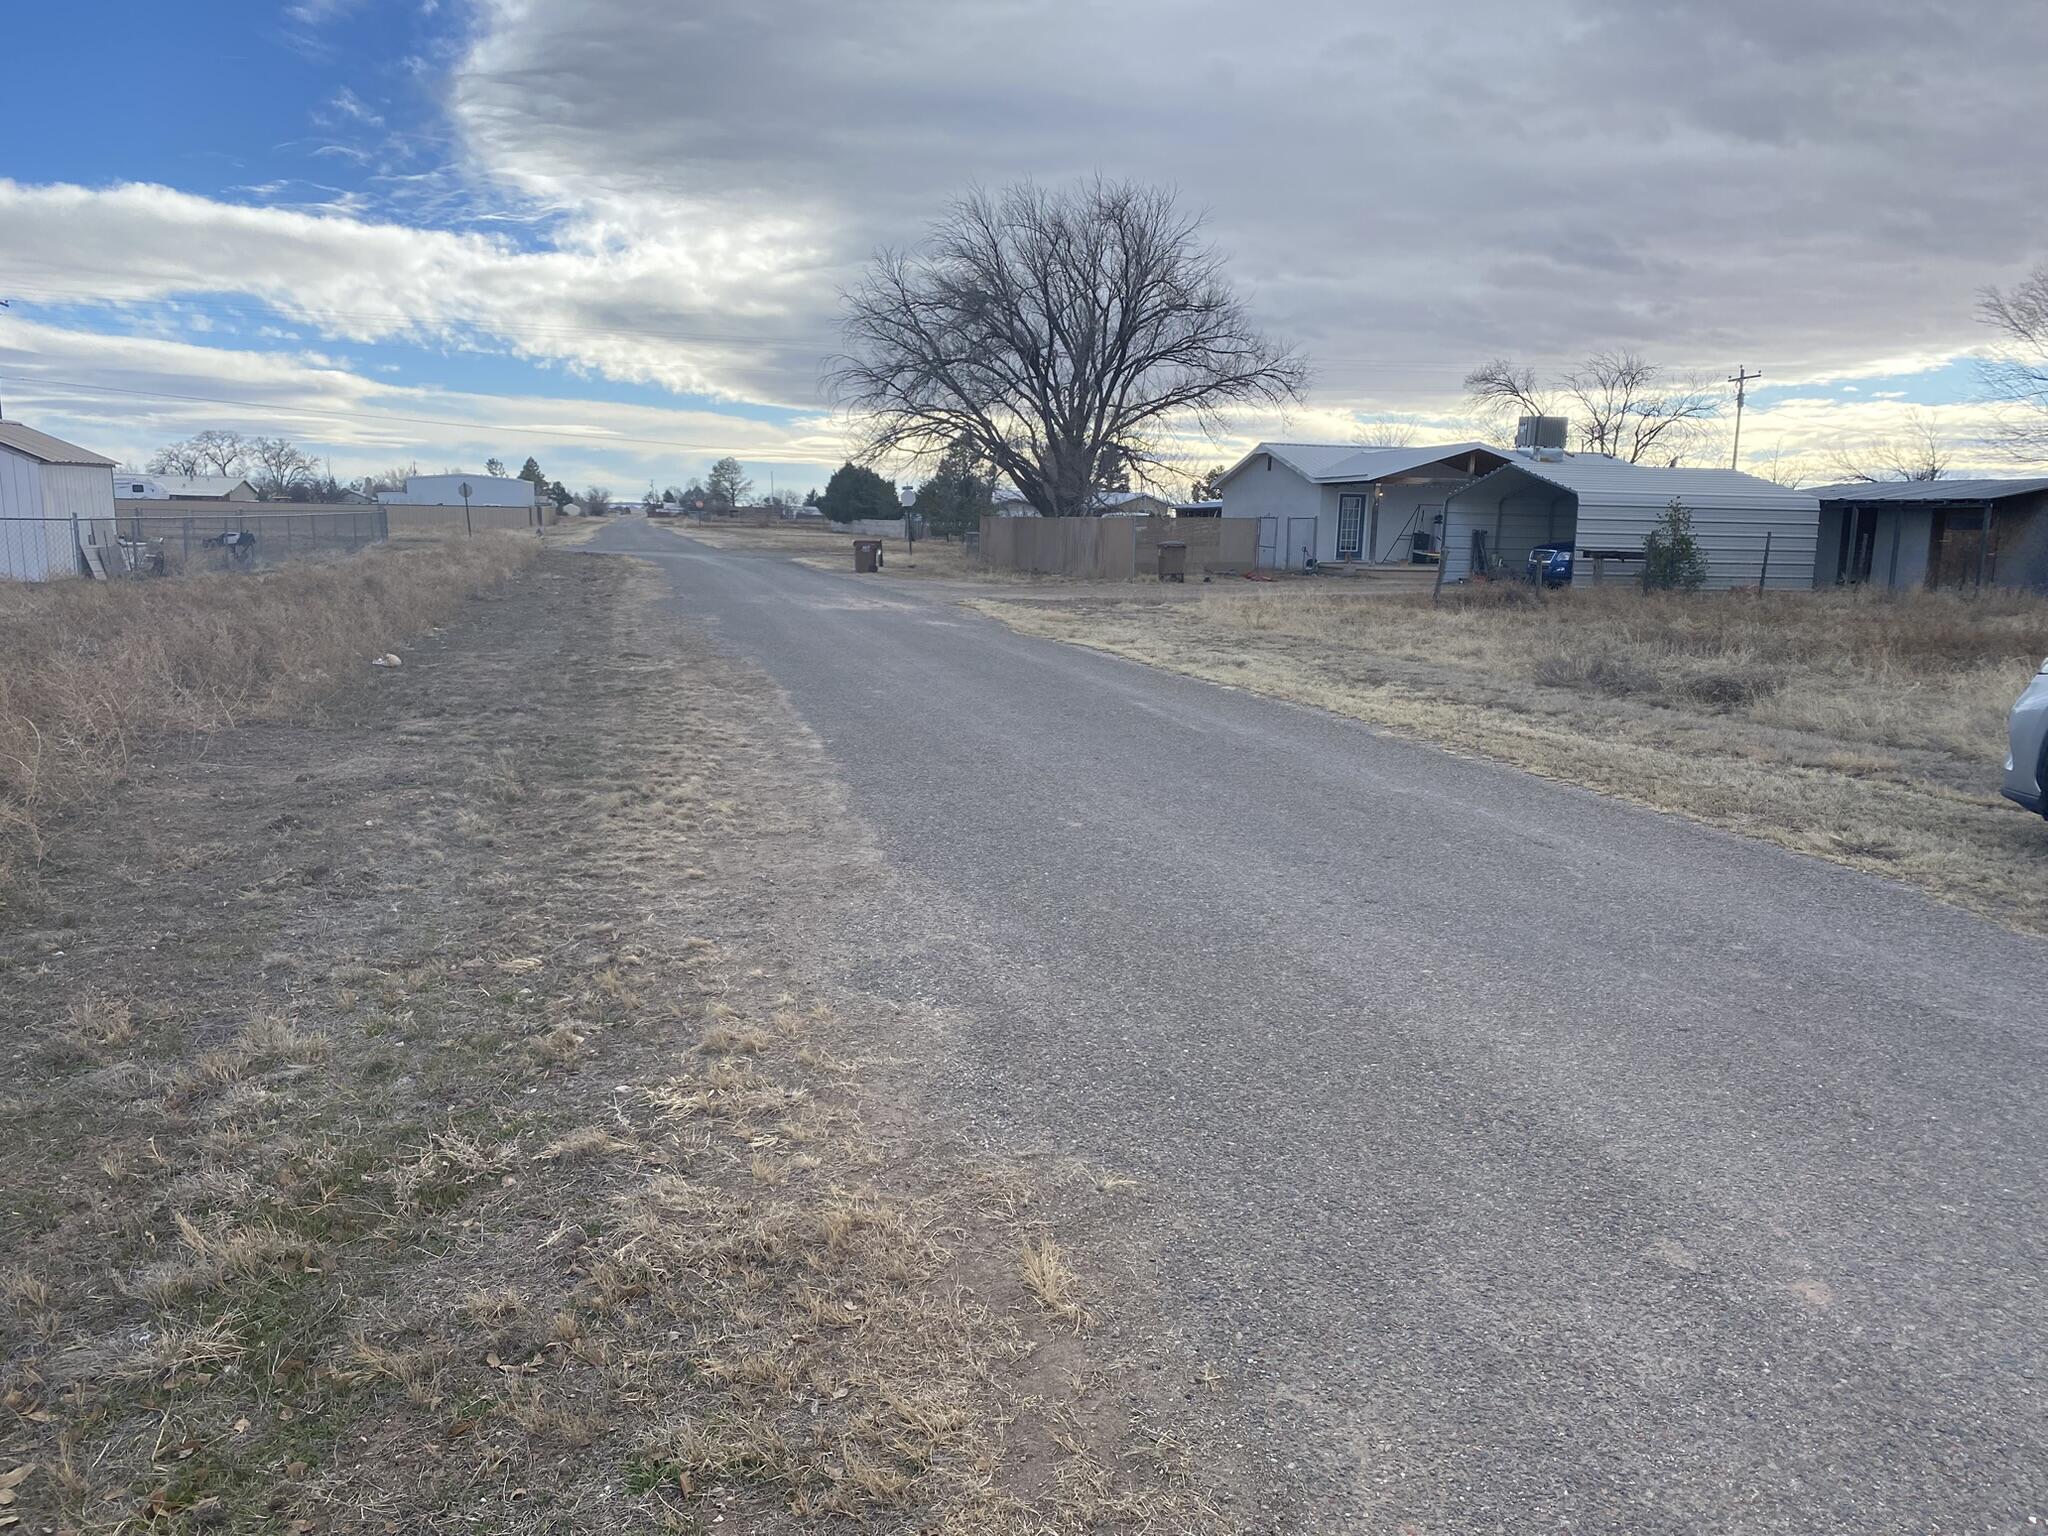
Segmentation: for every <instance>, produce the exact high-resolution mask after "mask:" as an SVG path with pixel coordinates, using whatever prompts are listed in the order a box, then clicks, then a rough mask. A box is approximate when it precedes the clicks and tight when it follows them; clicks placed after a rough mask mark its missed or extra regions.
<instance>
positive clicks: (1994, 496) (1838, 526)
mask: <svg viewBox="0 0 2048 1536" xmlns="http://www.w3.org/2000/svg"><path fill="white" fill-rule="evenodd" d="M1813 494H1814V495H1815V496H1817V497H1818V498H1819V499H1820V548H1819V553H1818V557H1817V564H1816V567H1815V570H1814V581H1815V583H1816V584H1817V585H1819V586H1824V587H1826V586H1834V585H1836V584H1841V585H1845V586H1861V585H1863V584H1865V583H1868V584H1870V585H1872V586H1879V587H1886V588H1889V589H1891V590H1894V591H1902V590H1905V589H1907V588H1911V587H1918V586H1928V587H1971V588H1976V587H1982V586H2006V587H2032V588H2035V589H2036V590H2041V589H2048V476H2035V477H2029V478H2024V479H2012V480H1896V481H1877V482H1871V483H1864V482H1857V483H1855V484H1851V485H1824V486H1821V487H1819V488H1818V489H1816V490H1815V491H1814V493H1813Z"/></svg>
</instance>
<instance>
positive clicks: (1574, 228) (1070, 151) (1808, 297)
mask: <svg viewBox="0 0 2048 1536" xmlns="http://www.w3.org/2000/svg"><path fill="white" fill-rule="evenodd" d="M2043 57H2048V7H2043V6H2040V5H2038V4H2037V3H2034V0H1988V3H1984V4H1980V5H1977V6H1974V7H1972V8H1971V10H1970V12H1969V24H1968V25H1962V24H1959V20H1958V16H1957V14H1956V12H1955V9H1954V8H1953V7H1952V6H1945V5H1930V4H1928V3H1926V0H1801V3H1800V4H1797V5H1785V4H1782V3H1775V0H1733V3H1726V4H1719V5H1713V6H1703V5H1697V4H1691V3H1679V0H1558V3H1556V4H1553V5H1551V6H1547V7H1544V8H1542V9H1541V10H1540V11H1531V10H1530V9H1529V7H1527V6H1526V5H1524V4H1522V3H1520V0H1513V3H1509V0H1476V3H1472V4H1467V5H1462V6H1458V7H1449V8H1443V7H1439V8H1435V9H1433V10H1432V9H1430V8H1426V7H1400V8H1396V7H1393V6H1391V5H1375V6H1360V5H1358V4H1357V3H1356V0H1297V3H1294V4H1290V5H1287V6H1278V7H1276V6H1245V5H1242V4H1240V3H1237V0H1127V3H1125V4H1122V5H1118V6H1115V7H1105V6H1100V5H1097V4H1093V3H1083V0H1052V3H1049V4H1045V3H1037V0H1034V3H1030V4H1025V3H1021V0H1011V3H996V4H988V5H980V6H975V7H959V6H954V5H951V4H944V3H940V0H873V3H870V4H864V5H861V6H858V7H847V6H844V5H842V4H838V3H836V0H785V3H783V4H778V5H776V6H774V7H762V6H759V5H755V4H752V3H748V0H702V3H699V4H694V5H691V6H689V7H683V8H668V9H660V8H657V9H654V10H650V9H649V8H648V7H646V6H644V5H642V4H639V3H638V0H485V3H484V4H483V5H482V7H481V12H480V16H479V24H478V29H477V32H476V35H475V40H474V42H473V45H472V47H471V50H470V53H469V55H468V57H467V58H466V59H465V60H464V64H463V68H462V70H461V71H460V73H459V75H458V77H457V79H456V81H455V84H454V90H453V94H452V97H451V110H452V112H453V114H454V117H455V120H456V122H457V124H458V125H459V131H460V133H461V135H462V140H463V142H464V144H465V145H466V147H467V149H468V151H469V153H470V154H471V156H472V157H473V158H474V160H475V162H476V164H477V165H478V167H479V169H480V171H481V172H482V173H483V174H485V175H487V176H489V177H491V178H494V179H496V180H500V181H502V182H505V183H507V184H511V185H516V186H518V187H519V188H520V189H521V190H522V191H523V192H525V193H526V194H527V195H529V196H532V197H535V198H538V199H543V200H546V201H549V202H552V203H556V204H559V205H563V206H573V207H577V208H580V209H583V210H585V211H586V212H587V213H588V214H589V215H590V216H593V217H600V218H607V219H616V220H621V221H623V220H625V219H628V218H630V217H631V216H632V214H631V212H630V210H634V209H639V210H653V211H654V217H655V221H656V227H662V211H663V210H667V209H679V208H684V207H689V208H692V209H700V210H707V212H706V214H704V215H703V216H706V217H709V218H710V219H713V220H720V219H722V218H723V217H738V218H741V219H742V220H744V219H745V218H746V216H747V215H748V214H749V213H750V212H751V211H754V210H758V209H760V208H762V207H764V206H773V207H776V208H779V209H781V210H784V211H785V212H786V213H787V214H788V215H789V216H790V217H791V218H792V219H793V220H794V221H795V222H796V223H797V224H798V226H799V227H801V228H802V229H804V230H805V231H806V232H807V233H808V234H810V235H811V237H812V239H813V241H814V243H815V244H816V245H817V246H818V247H819V249H820V250H821V252H822V253H823V256H824V266H825V269H826V271H827V272H828V273H829V274H832V275H840V274H844V273H845V272H846V271H848V270H849V269H850V267H851V265H852V264H853V263H855V262H857V261H858V260H859V259H860V258H861V257H862V256H863V255H864V254H865V253H866V252H867V251H868V250H869V249H871V248H872V247H873V246H875V245H877V244H881V243H894V242H903V241H906V240H910V239H914V238H915V237H916V235H917V234H918V232H919V230H920V229H921V227H922V226H923V225H924V224H925V223H926V221H927V220H929V219H930V218H931V217H933V216H934V215H935V214H936V213H938V212H939V210H940V208H941V207H942V205H943V203H944V201H945V199H946V198H947V197H948V196H949V195H951V194H953V193H955V192H957V191H959V190H961V189H963V188H965V187H967V186H969V185H970V184H972V183H975V182H977V181H979V182H1002V181H1006V180H1009V179H1012V178H1016V177H1022V176H1035V177H1039V178H1042V179H1045V180H1049V181H1061V180H1066V179H1069V178H1072V177H1076V176H1082V175H1087V174H1090V173H1093V172H1096V171H1101V172H1104V173H1107V174H1111V175H1131V176H1136V177H1141V178H1145V179H1149V180H1158V181H1165V182H1170V183H1173V184H1176V185H1178V186H1179V187H1180V188H1181V189H1182V191H1183V193H1184V195H1185V196H1186V197H1187V198H1188V200H1189V201H1191V202H1193V203H1195V204H1198V205H1202V206H1206V207H1207V208H1209V209H1210V210H1211V213H1212V229H1213V232H1214V234H1215V235H1216V237H1217V238H1218V240H1219V242H1220V243H1221V244H1222V246H1223V247H1224V248H1225V249H1226V250H1227V251H1229V252H1231V253H1233V255H1234V260H1235V270H1236V273H1237V275H1238V277H1239V279H1240V281H1241V282H1242V283H1243V285H1244V286H1245V288H1246V289H1247V290H1248V292H1249V295H1250V297H1251V299H1252V301H1253V303H1254V305H1255V308H1256V309H1257V311H1258V312H1259V313H1260V314H1261V315H1262V316H1263V317H1264V318H1265V319H1266V320H1267V321H1268V322H1269V323H1270V324H1271V325H1272V326H1273V327H1274V328H1276V329H1277V330H1280V331H1282V332H1284V333H1286V334H1288V335H1289V336H1291V337H1292V338H1294V339H1296V340H1299V341H1300V342H1302V343H1303V344H1304V345H1305V346H1306V347H1307V349H1308V351H1309V353H1310V355H1311V357H1312V358H1313V359H1314V360H1315V361H1316V363H1317V365H1318V374H1319V377H1320V379H1321V381H1322V386H1323V388H1324V389H1325V390H1326V391H1328V392H1330V393H1332V394H1334V395H1336V396H1338V397H1340V398H1342V397H1347V396H1353V395H1358V394H1362V393H1366V392H1375V391H1376V392H1380V393H1388V392H1403V393H1409V394H1429V393H1432V392H1433V393H1435V394H1437V395H1439V396H1441V395H1444V394H1446V393H1450V392H1454V391H1455V388H1456V381H1457V379H1458V378H1459V377H1460V376H1461V375H1462V373H1463V371H1464V370H1465V369H1466V368H1467V367H1469V366H1470V365H1471V364H1472V363H1473V362H1476V361H1478V360H1480V359H1481V358H1484V357H1486V356H1488V355H1491V354H1493V353H1497V352H1508V353H1512V354H1515V355H1517V356H1525V357H1530V358H1532V359H1535V360H1539V361H1541V360H1544V359H1552V360H1561V359H1564V358H1568V357H1570V356H1573V355H1575V354H1577V353H1579V352H1581V351H1583V350H1585V349H1588V348H1591V347H1595V346H1601V345H1634V346H1639V347H1642V348H1644V349H1645V350H1647V351H1650V352H1651V353H1653V354H1654V355H1657V356H1659V357H1661V358H1663V359H1665V360H1666V361H1669V362H1671V363H1674V364H1681V365H1688V366H1696V367H1702V368H1713V369H1715V370H1716V371H1723V372H1725V371H1729V370H1731V369H1732V367H1733V366H1734V364H1735V363H1737V362H1738V361H1740V360H1742V359H1745V358H1747V359H1750V360H1752V361H1757V360H1767V361H1768V363H1769V364H1770V365H1771V367H1772V369H1773V372H1774V373H1775V374H1777V375H1779V376H1782V377H1800V376H1803V375H1805V374H1807V373H1809V372H1820V371H1827V370H1849V369H1853V368H1855V367H1856V366H1857V365H1859V364H1860V363H1862V362H1864V361H1865V360H1866V359H1868V358H1869V357H1870V356H1872V355H1873V354H1877V353H1883V354H1887V355H1891V356H1896V355H1899V354H1907V353H1910V354H1916V355H1934V356H1947V355H1951V354H1953V353H1954V352H1956V351H1958V350H1960V349H1962V348H1964V347H1967V346H1970V345H1972V344H1974V343H1975V342H1976V341H1977V340H1979V339H1980V337H1979V333H1978V332H1977V329H1976V326H1975V323H1974V320H1973V318H1972V314H1971V308H1972V302H1973V295H1974V293H1975V292H1976V290H1977V289H1978V288H1979V287H1980V286H1981V285H1983V284H1984V283H1985V282H1987V281H1993V280H2004V279H2006V278H2008V277H2009V276H2010V275H2011V274H2012V273H2013V272H2014V271H2016V270H2018V269H2020V268H2021V267H2023V266H2024V265H2025V264H2026V263H2028V262H2029V261H2030V260H2032V259H2034V258H2037V257H2039V256H2042V255H2044V254H2048V250H2044V249H2043V246H2042V244H2041V231H2040V226H2039V223H2038V220H2037V219H2036V217H2035V213H2034V210H2035V209H2037V208H2038V207H2039V206H2041V204H2042V202H2043V200H2044V197H2048V161H2044V160H2043V157H2041V156H2039V155H2038V154H2037V153H2035V146H2034V145H2033V144H2032V143H2031V137H2032V129H2031V126H2030V125H2031V123H2032V121H2033V120H2034V117H2035V115H2036V110H2037V107H2036V103H2037V99H2038V93H2039V88H2040V83H2041V71H2040V60H2041V59H2042V58H2043ZM764 70H766V71H768V72H769V74H768V79H769V81H771V82H772V83H771V84H769V85H768V86H767V87H766V88H765V89H764V83H763V71H764ZM1964 100H1966V101H1968V102H1969V104H1970V105H1969V109H1968V110H1967V111H1959V110H1956V108H1955V103H1956V102H1957V101H1964ZM621 102H630V103H645V104H646V105H645V106H644V107H642V108H638V109H633V110H625V111H621V110H620V109H619V103H621ZM829 289H830V284H829V283H821V284H820V285H819V290H820V291H819V292H818V293H817V294H816V296H815V298H814V301H813V304H812V306H811V310H812V312H813V313H814V314H815V316H816V321H817V323H820V324H822V323H824V322H825V321H826V320H828V319H829V314H830V309H831V303H830V292H829Z"/></svg>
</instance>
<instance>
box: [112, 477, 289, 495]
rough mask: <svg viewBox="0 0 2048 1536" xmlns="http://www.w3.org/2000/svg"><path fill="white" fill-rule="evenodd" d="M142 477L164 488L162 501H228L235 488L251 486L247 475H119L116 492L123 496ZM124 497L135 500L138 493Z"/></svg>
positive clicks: (144, 482) (131, 493) (250, 489)
mask: <svg viewBox="0 0 2048 1536" xmlns="http://www.w3.org/2000/svg"><path fill="white" fill-rule="evenodd" d="M138 480H139V481H141V482H142V483H143V484H145V485H153V486H155V487H157V488H158V489H159V490H161V491H162V492H163V495H162V497H160V498H159V499H160V500H169V499H171V498H173V497H190V498H193V499H198V500H207V501H226V500H228V499H229V498H230V497H231V496H233V494H234V492H235V487H237V486H241V485H249V480H248V477H247V476H246V475H151V474H139V475H117V476H115V478H114V494H115V495H116V496H121V495H122V491H121V487H122V486H124V485H133V484H135V483H136V482H137V481H138ZM255 492H256V487H255V486H253V485H249V493H250V494H251V495H252V496H253V495H254V494H255ZM123 499H124V500H133V499H135V493H134V492H133V491H130V492H128V493H127V495H126V496H125V497H123Z"/></svg>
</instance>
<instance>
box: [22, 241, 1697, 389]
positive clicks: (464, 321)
mask: <svg viewBox="0 0 2048 1536" xmlns="http://www.w3.org/2000/svg"><path fill="white" fill-rule="evenodd" d="M69 270H73V271H95V270H97V271H101V272H104V273H106V274H107V275H109V276H114V277H122V278H128V279H134V280H140V281H151V280H152V278H151V276H150V275H149V274H142V275H140V277H138V275H137V274H135V273H133V272H131V271H127V270H124V269H118V268H111V267H102V268H92V267H76V268H71V269H69ZM153 280H155V281H159V282H172V281H180V280H182V279H178V278H174V277H172V276H170V275H168V274H164V275H158V276H156V277H155V278H154V279H153ZM9 291H10V292H12V293H15V294H17V295H18V296H20V297H24V298H29V299H32V300H33V301H34V302H36V303H39V304H62V305H84V306H90V307H93V308H105V309H120V308H123V307H126V306H133V305H140V304H162V305H181V306H183V307H185V308H188V309H198V310H204V311H212V312H216V313H221V314H232V315H241V316H246V317H248V318H250V319H263V320H273V321H274V320H280V319H281V320H285V321H287V322H292V321H299V322H302V323H307V324H315V325H317V324H318V323H319V322H320V321H322V320H328V321H355V322H358V323H360V324H364V325H380V326H386V327H389V328H390V329H392V330H395V331H405V330H410V331H429V332H431V331H435V330H446V329H470V330H481V331H489V332H491V333H492V334H494V335H500V336H504V337H506V338H508V339H515V338H516V337H517V336H518V335H521V334H533V335H543V336H564V337H568V336H597V337H608V338H611V339H614V340H621V341H646V340H650V339H652V340H663V341H683V342H700V343H706V344H712V345H730V346H744V347H771V348H781V349H786V350H790V351H801V352H815V353H817V354H818V355H820V356H824V355H826V354H827V353H830V352H832V351H834V350H836V349H837V347H838V346H839V342H838V341H837V339H836V338H834V339H832V340H829V341H821V340H819V339H817V338H804V337H790V336H775V335H770V334H768V333H765V332H740V331H720V330H701V329H696V328H675V327H660V326H634V327H631V328H628V327H624V326H597V325H577V324H574V323H571V322H567V321H544V320H527V319H524V318H522V319H520V320H518V322H517V323H516V324H513V323H509V322H508V323H506V324H504V325H502V326H501V325H498V324H496V323H494V322H492V321H491V320H489V319H486V318H479V317H476V316H462V317H451V318H449V319H446V320H433V319H428V318H423V317H421V316H418V315H410V314H407V313H405V312H404V311H402V310H364V309H330V308H325V307H319V306H313V305H302V304H298V303H296V302H293V301H288V300H284V299H266V298H261V297H258V296H255V295H251V296H250V297H248V298H246V299H239V300H238V299H233V298H228V297H225V296H222V295H219V294H199V295H192V296H185V295H180V294H177V293H162V294H150V295H143V296H138V297H135V298H115V297H110V296H109V295H107V294H106V293H105V292H103V291H98V290H92V291H86V290H73V291H68V292H67V291H66V290H64V289H62V288H58V287H53V286H51V285H48V284H44V285H39V286H38V287H37V288H35V289H34V290H31V289H29V288H22V287H19V286H15V287H12V288H10V289H9ZM1313 356H1314V358H1315V360H1316V361H1318V362H1322V363H1331V364H1342V365H1344V366H1345V367H1346V368H1348V369H1352V370H1357V371H1363V372H1370V373H1380V374H1416V375H1441V374H1442V373H1444V372H1445V371H1446V370H1447V369H1451V368H1455V367H1457V366H1459V365H1455V364H1450V363H1446V362H1445V361H1444V360H1443V359H1441V358H1387V357H1364V356H1359V355H1356V354H1349V353H1338V352H1327V351H1323V350H1320V349H1318V350H1316V351H1315V352H1314V354H1313ZM1670 366H1672V367H1674V368H1681V369H1683V368H1686V367H1689V366H1690V365H1684V364H1673V365H1670ZM1462 378H1463V375H1462V373H1461V374H1460V380H1461V382H1462Z"/></svg>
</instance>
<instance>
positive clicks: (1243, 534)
mask: <svg viewBox="0 0 2048 1536" xmlns="http://www.w3.org/2000/svg"><path fill="white" fill-rule="evenodd" d="M1258 539H1259V533H1258V524H1257V523H1256V522H1254V521H1252V520H1250V519H1247V518H1223V517H984V518H983V519H982V520H981V561H982V564H983V565H985V566H986V567H988V569H990V570H994V571H1012V572H1016V573H1018V574H1020V575H1031V576H1073V577H1078V578H1079V579H1081V580H1083V581H1131V580H1134V579H1136V580H1149V579H1151V578H1152V577H1153V576H1154V575H1156V574H1157V572H1158V570H1159V546H1160V544H1161V543H1162V542H1166V541H1177V542H1179V543H1183V544H1185V545H1187V548H1188V554H1187V568H1188V570H1189V571H1190V572H1191V573H1194V574H1198V575H1208V574H1218V573H1226V572H1230V573H1234V572H1238V571H1248V570H1250V569H1251V568H1252V563H1253V561H1254V560H1255V559H1256V558H1257V556H1258Z"/></svg>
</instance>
